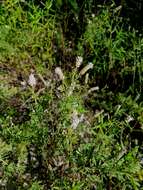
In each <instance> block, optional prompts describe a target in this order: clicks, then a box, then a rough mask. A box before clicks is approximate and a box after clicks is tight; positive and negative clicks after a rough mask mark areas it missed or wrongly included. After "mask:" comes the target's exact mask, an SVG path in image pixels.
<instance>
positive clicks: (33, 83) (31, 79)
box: [28, 73, 37, 87]
mask: <svg viewBox="0 0 143 190" xmlns="http://www.w3.org/2000/svg"><path fill="white" fill-rule="evenodd" d="M28 84H29V85H30V86H31V87H35V86H36V84H37V81H36V78H35V76H34V74H33V73H31V74H30V75H29V79H28Z"/></svg>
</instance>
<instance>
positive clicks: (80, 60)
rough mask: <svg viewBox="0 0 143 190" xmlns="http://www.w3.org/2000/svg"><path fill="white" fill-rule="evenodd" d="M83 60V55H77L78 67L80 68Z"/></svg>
mask: <svg viewBox="0 0 143 190" xmlns="http://www.w3.org/2000/svg"><path fill="white" fill-rule="evenodd" d="M82 62H83V57H81V56H77V58H76V68H79V67H80V66H81V64H82Z"/></svg>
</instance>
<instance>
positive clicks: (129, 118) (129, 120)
mask: <svg viewBox="0 0 143 190" xmlns="http://www.w3.org/2000/svg"><path fill="white" fill-rule="evenodd" d="M133 120H134V118H133V117H132V116H130V115H128V117H127V122H128V123H130V122H131V121H133Z"/></svg>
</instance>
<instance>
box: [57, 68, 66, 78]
mask: <svg viewBox="0 0 143 190" xmlns="http://www.w3.org/2000/svg"><path fill="white" fill-rule="evenodd" d="M55 73H56V74H57V75H58V77H59V80H64V74H63V72H62V69H61V68H60V67H56V68H55Z"/></svg>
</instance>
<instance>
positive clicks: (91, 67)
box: [80, 63, 93, 75]
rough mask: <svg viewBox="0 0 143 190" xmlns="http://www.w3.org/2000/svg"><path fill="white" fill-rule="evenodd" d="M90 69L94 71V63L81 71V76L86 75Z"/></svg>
mask: <svg viewBox="0 0 143 190" xmlns="http://www.w3.org/2000/svg"><path fill="white" fill-rule="evenodd" d="M89 69H93V63H89V64H88V65H86V66H85V67H84V68H83V69H82V70H81V71H80V75H84V74H85V73H86V72H87V71H88V70H89Z"/></svg>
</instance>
